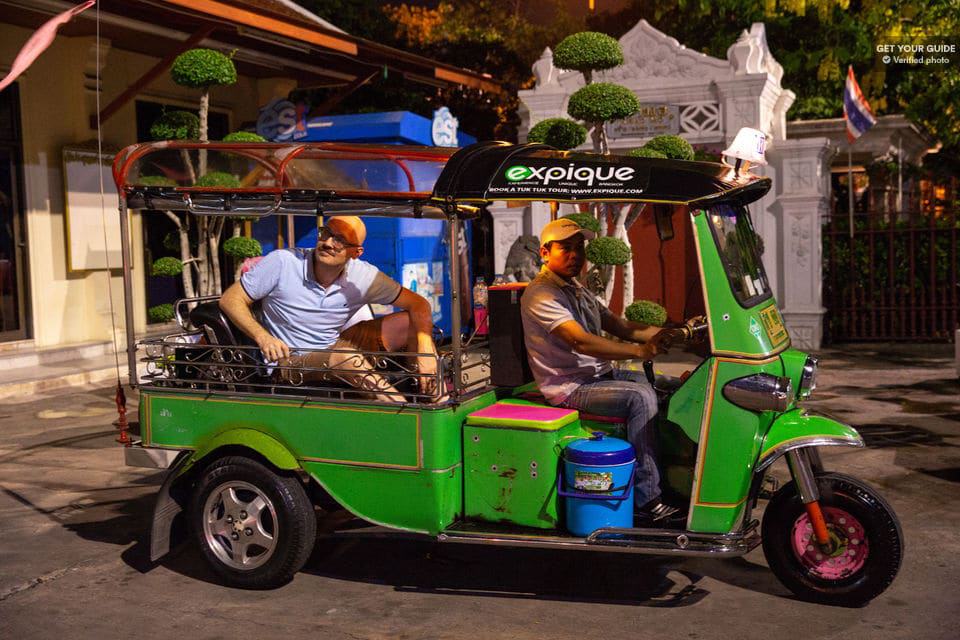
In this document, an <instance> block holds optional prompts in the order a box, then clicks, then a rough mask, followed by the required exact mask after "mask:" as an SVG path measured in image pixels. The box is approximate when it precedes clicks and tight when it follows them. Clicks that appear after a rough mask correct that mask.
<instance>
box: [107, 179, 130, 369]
mask: <svg viewBox="0 0 960 640" xmlns="http://www.w3.org/2000/svg"><path fill="white" fill-rule="evenodd" d="M119 208H120V256H121V259H122V260H123V314H124V322H125V324H126V326H125V327H124V329H125V330H126V334H127V369H128V370H127V375H128V376H129V377H130V386H131V387H136V386H137V344H136V337H135V336H134V333H133V275H132V273H131V269H132V266H131V265H132V260H131V259H130V220H129V218H128V217H127V198H126V196H125V195H124V194H123V193H121V194H120V207H119ZM108 277H109V276H108Z"/></svg>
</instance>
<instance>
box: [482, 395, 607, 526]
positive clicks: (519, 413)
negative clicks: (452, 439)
mask: <svg viewBox="0 0 960 640" xmlns="http://www.w3.org/2000/svg"><path fill="white" fill-rule="evenodd" d="M589 435H590V434H589V433H588V432H586V431H584V430H583V428H582V427H581V426H580V420H579V414H578V413H577V411H576V410H574V409H561V408H557V407H548V406H545V405H542V404H535V403H532V402H526V401H523V400H510V401H506V402H503V401H501V402H497V403H495V404H492V405H490V406H489V407H486V408H485V409H481V410H480V411H474V412H473V413H471V414H470V415H468V416H467V421H466V425H465V426H464V428H463V460H464V511H465V515H466V517H467V518H472V519H477V520H486V521H490V522H511V523H514V524H519V525H523V526H526V527H536V528H539V529H554V528H557V527H558V525H559V519H558V516H557V504H558V503H557V487H556V483H557V464H558V461H559V458H560V453H561V451H562V449H563V447H564V446H566V444H567V443H569V442H572V441H573V440H576V439H579V438H583V437H589Z"/></svg>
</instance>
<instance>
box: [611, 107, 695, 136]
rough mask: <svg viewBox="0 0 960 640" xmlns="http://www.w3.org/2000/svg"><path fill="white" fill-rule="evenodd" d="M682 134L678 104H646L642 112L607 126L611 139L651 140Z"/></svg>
mask: <svg viewBox="0 0 960 640" xmlns="http://www.w3.org/2000/svg"><path fill="white" fill-rule="evenodd" d="M666 133H671V134H678V133H680V106H679V105H676V104H644V105H641V107H640V111H638V112H637V113H635V114H634V115H632V116H630V117H629V118H624V119H623V120H615V121H614V122H611V123H610V124H609V125H608V126H607V137H609V138H651V137H653V136H659V135H662V134H666Z"/></svg>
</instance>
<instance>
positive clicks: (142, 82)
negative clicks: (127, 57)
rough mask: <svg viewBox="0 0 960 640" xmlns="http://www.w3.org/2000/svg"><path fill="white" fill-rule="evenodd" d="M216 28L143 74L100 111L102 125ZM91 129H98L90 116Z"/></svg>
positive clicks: (195, 36)
mask: <svg viewBox="0 0 960 640" xmlns="http://www.w3.org/2000/svg"><path fill="white" fill-rule="evenodd" d="M216 28H217V27H216V26H215V25H211V26H207V27H204V28H203V29H200V30H199V31H197V32H196V33H194V34H193V35H192V36H190V37H189V38H188V39H187V40H185V41H184V42H183V44H181V45H180V46H179V47H177V49H176V50H174V51H171V52H170V53H169V54H168V55H167V57H165V58H164V59H162V60H161V61H160V62H158V63H157V64H155V65H153V67H152V68H151V69H150V70H149V71H147V72H146V73H145V74H143V75H142V76H141V77H140V79H138V80H137V81H136V82H134V83H133V84H131V85H130V86H129V87H127V89H126V91H124V92H123V93H121V94H120V95H119V96H117V97H116V98H114V99H113V100H112V101H111V102H110V104H108V105H107V106H106V107H104V108H103V109H102V110H101V111H100V124H101V125H102V124H103V123H104V122H106V121H107V120H109V119H110V117H111V116H113V114H115V113H116V112H117V111H119V110H120V109H121V108H122V107H123V106H124V105H125V104H127V103H128V102H130V101H131V100H133V99H134V98H135V97H136V96H137V94H138V93H140V91H141V90H142V89H143V88H144V87H146V86H147V85H148V84H150V83H151V82H153V81H154V80H155V79H156V78H157V77H158V76H159V75H160V74H162V73H163V72H164V71H166V70H167V69H169V68H170V66H171V65H172V64H173V61H174V60H176V58H177V56H178V55H180V54H181V53H183V52H184V51H187V50H188V49H192V48H193V47H195V46H197V45H198V44H200V43H201V42H202V41H203V40H204V39H205V38H206V37H207V36H209V35H210V34H211V33H213V32H214V30H215V29H216ZM90 128H91V129H96V128H97V116H90Z"/></svg>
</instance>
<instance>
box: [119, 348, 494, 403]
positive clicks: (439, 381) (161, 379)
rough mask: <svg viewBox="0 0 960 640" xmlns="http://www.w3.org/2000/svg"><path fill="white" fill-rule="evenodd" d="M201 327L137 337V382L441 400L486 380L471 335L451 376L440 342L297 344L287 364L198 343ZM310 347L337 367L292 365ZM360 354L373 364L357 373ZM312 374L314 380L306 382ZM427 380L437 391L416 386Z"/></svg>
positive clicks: (207, 390)
mask: <svg viewBox="0 0 960 640" xmlns="http://www.w3.org/2000/svg"><path fill="white" fill-rule="evenodd" d="M204 339H205V336H204V333H203V332H201V331H192V332H182V333H177V334H172V335H167V336H164V337H162V338H154V339H149V340H143V341H141V342H139V343H138V345H137V347H138V352H139V353H141V355H140V357H139V358H138V360H139V361H140V362H144V363H146V371H145V373H144V374H143V375H142V376H141V378H140V385H141V386H146V387H163V388H170V389H177V390H178V391H187V392H196V393H203V394H228V395H236V394H238V393H242V394H257V395H261V394H263V395H283V396H301V397H305V398H307V397H310V398H324V399H335V400H337V401H341V400H342V401H355V402H363V403H365V404H370V403H376V404H387V402H385V401H383V400H379V401H378V400H375V399H373V398H372V397H371V396H372V394H374V393H377V394H381V395H384V396H387V397H388V398H389V399H390V403H389V404H394V403H396V404H404V405H429V406H437V405H446V404H450V403H453V402H456V401H459V400H461V399H462V398H464V397H465V396H468V395H473V394H474V393H476V392H478V391H480V390H482V389H484V388H486V387H487V386H488V385H489V381H490V353H489V349H488V347H487V343H486V342H485V341H474V342H473V343H472V344H471V345H469V347H467V348H465V349H463V350H462V352H461V356H460V359H461V364H460V368H459V369H460V380H459V383H455V381H454V371H455V368H454V367H453V358H454V354H453V350H452V349H451V348H449V347H441V348H440V349H439V352H438V353H437V354H427V353H423V354H420V353H408V352H390V351H356V350H344V349H302V350H299V354H298V355H295V356H292V360H293V362H292V363H291V364H293V365H294V366H290V367H279V366H277V365H276V364H273V365H270V364H268V363H265V362H264V361H263V357H262V356H261V354H260V350H259V349H258V348H257V347H255V346H250V345H220V344H202V343H201V342H199V341H201V340H204ZM309 353H324V354H327V355H328V357H332V358H336V357H337V356H339V358H340V359H342V362H340V363H338V364H337V365H336V366H332V367H330V366H323V367H307V366H303V365H300V366H297V358H298V357H299V358H303V357H305V356H306V355H308V354H309ZM418 357H423V358H432V359H435V360H436V373H435V374H423V373H420V372H419V371H418V370H417V368H416V365H415V363H414V362H413V360H414V359H415V358H418ZM362 359H366V360H367V362H368V363H369V364H370V365H372V366H373V367H374V369H373V370H367V371H358V370H357V366H359V365H360V364H361V362H360V360H362ZM307 373H316V374H318V376H319V377H320V378H321V379H320V380H316V381H313V380H307V379H306V378H307V377H308V376H306V375H305V374H307ZM378 379H379V381H385V382H387V383H389V384H390V385H391V386H393V387H394V388H395V389H397V391H395V392H392V391H378V390H376V389H375V388H374V386H373V385H374V384H376V383H377V382H378ZM426 381H432V383H433V384H432V385H431V386H432V387H433V388H434V389H438V390H440V392H439V393H435V394H426V393H423V392H422V388H423V383H424V382H426Z"/></svg>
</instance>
